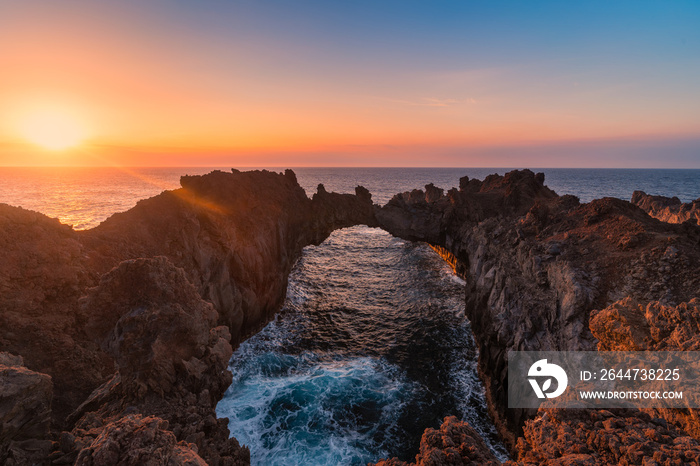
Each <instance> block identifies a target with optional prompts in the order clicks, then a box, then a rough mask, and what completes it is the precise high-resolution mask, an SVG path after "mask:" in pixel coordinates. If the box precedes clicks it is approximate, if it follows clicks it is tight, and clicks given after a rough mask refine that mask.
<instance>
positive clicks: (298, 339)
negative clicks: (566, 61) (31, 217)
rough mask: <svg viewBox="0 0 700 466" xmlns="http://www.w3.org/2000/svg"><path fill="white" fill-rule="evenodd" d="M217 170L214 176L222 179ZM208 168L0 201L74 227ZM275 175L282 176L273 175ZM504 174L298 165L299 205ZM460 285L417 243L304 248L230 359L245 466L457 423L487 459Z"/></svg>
mask: <svg viewBox="0 0 700 466" xmlns="http://www.w3.org/2000/svg"><path fill="white" fill-rule="evenodd" d="M222 169H223V168H222ZM210 170H212V168H138V169H116V168H1V169H0V202H4V203H7V204H11V205H19V206H22V207H24V208H27V209H31V210H37V211H39V212H43V213H45V214H47V215H49V216H52V217H58V218H59V219H60V220H61V221H62V222H64V223H67V224H70V225H73V226H74V228H76V229H85V228H90V227H93V226H95V225H97V224H98V223H99V222H100V221H102V220H104V219H105V218H107V217H108V216H109V215H111V214H113V213H115V212H119V211H123V210H126V209H128V208H130V207H132V206H133V205H134V204H135V203H136V202H137V201H138V200H139V199H143V198H146V197H150V196H153V195H155V194H158V193H160V192H161V191H163V190H165V189H173V188H176V187H178V184H179V177H180V175H183V174H202V173H207V172H209V171H210ZM272 170H276V171H280V170H282V169H281V168H278V169H272ZM506 171H508V170H507V169H485V168H478V169H475V168H460V169H456V168H299V169H295V172H296V173H297V178H298V180H299V183H300V184H301V185H302V187H303V188H304V189H305V190H306V192H307V194H308V195H309V196H311V195H312V194H313V193H314V192H315V191H316V186H317V185H318V184H319V183H323V184H324V185H325V187H326V189H327V190H328V191H337V192H353V190H354V187H355V186H357V185H358V184H361V185H363V186H365V187H366V188H368V189H369V190H370V192H371V193H372V195H373V200H374V202H375V203H379V204H384V203H386V202H387V201H388V200H389V199H390V198H391V196H393V195H394V194H396V193H399V192H402V191H406V190H411V189H414V188H423V186H424V185H425V184H427V183H430V182H432V183H434V184H435V185H436V186H438V187H441V188H445V189H449V188H450V187H453V186H458V184H459V178H460V177H461V176H464V175H467V176H469V177H471V178H480V179H483V177H484V176H486V175H488V174H491V173H501V174H502V173H505V172H506ZM534 171H543V172H544V173H545V176H546V181H545V183H546V184H547V185H548V186H550V187H551V188H552V189H554V190H555V191H556V192H558V193H559V194H573V195H576V196H578V197H579V198H580V199H581V201H582V202H588V201H590V200H592V199H594V198H599V197H604V196H611V197H619V198H622V199H626V200H629V199H630V197H631V196H632V192H633V191H634V190H636V189H640V190H643V191H646V192H647V193H649V194H660V195H665V196H674V195H675V196H678V197H679V198H680V199H681V200H682V201H686V202H687V201H690V200H693V199H696V198H698V197H700V170H624V169H620V170H611V169H540V170H534ZM476 360H477V352H476V347H475V344H474V341H473V337H472V334H471V330H470V327H469V322H468V320H467V319H466V318H465V316H464V288H463V282H461V280H460V279H459V278H458V277H456V276H455V275H454V274H453V272H452V270H451V269H450V267H449V266H448V265H447V264H445V263H444V262H443V261H442V259H440V257H439V256H438V255H437V254H436V253H435V252H434V251H433V250H432V249H430V248H429V247H428V246H427V245H425V244H420V243H411V242H407V241H403V240H400V239H398V238H393V237H392V236H391V235H389V234H388V233H386V232H384V231H382V230H379V229H375V228H368V227H364V226H358V227H352V228H347V229H343V230H338V231H336V232H334V233H333V234H332V235H331V236H330V238H328V239H327V240H326V241H325V242H324V243H323V244H321V245H319V246H309V247H307V248H305V249H304V251H303V254H302V257H301V258H300V259H299V261H298V263H297V264H296V266H295V268H294V270H293V272H292V275H291V277H290V281H289V288H288V290H287V299H286V303H285V305H284V308H283V309H282V310H281V312H280V313H279V314H278V316H277V317H276V318H275V320H274V321H272V322H271V323H270V324H268V325H267V326H266V327H265V328H264V329H263V330H262V331H261V332H260V333H258V334H257V335H255V336H253V337H252V338H250V339H248V340H247V341H245V342H244V343H243V344H241V346H240V347H239V348H238V349H237V351H236V352H235V353H234V355H233V357H232V359H231V363H230V368H231V371H232V373H233V383H232V384H231V386H230V388H229V389H228V391H227V393H226V395H225V397H224V399H223V400H221V402H220V403H219V405H218V408H217V411H218V414H219V416H220V417H228V418H229V428H230V430H231V433H232V435H233V436H235V437H236V438H237V439H238V440H239V441H240V442H241V443H242V444H245V445H248V446H249V447H250V449H251V456H252V461H253V464H256V465H289V464H304V465H345V464H348V465H349V464H366V463H367V462H369V461H376V460H378V459H380V458H387V457H394V456H397V457H399V458H401V459H404V460H411V459H412V458H413V457H414V456H415V454H416V453H417V450H418V445H419V441H420V436H421V434H422V432H423V430H424V429H425V428H427V427H438V426H439V425H440V423H441V420H442V419H443V418H444V417H445V416H447V415H456V416H458V417H459V418H461V419H464V420H466V421H468V422H469V423H470V424H472V426H473V427H474V428H475V429H476V430H477V431H479V432H480V433H481V434H482V436H483V437H484V439H485V440H486V442H487V444H488V445H489V447H490V448H491V449H492V450H493V451H494V453H496V454H497V455H498V456H499V457H500V458H502V459H506V458H507V454H506V450H505V449H504V447H503V445H502V444H501V443H500V442H499V440H498V437H497V435H496V433H495V430H494V427H493V425H492V424H491V422H490V420H489V418H488V415H487V412H486V409H485V401H484V393H483V387H482V386H481V383H480V381H479V379H478V377H477V374H476Z"/></svg>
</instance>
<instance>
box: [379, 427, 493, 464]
mask: <svg viewBox="0 0 700 466" xmlns="http://www.w3.org/2000/svg"><path fill="white" fill-rule="evenodd" d="M411 465H415V466H447V465H454V466H461V465H463V466H497V465H500V462H499V461H498V459H497V458H496V457H495V456H494V455H493V453H491V450H489V448H488V447H487V446H486V444H485V443H484V441H483V440H482V439H481V437H480V436H479V434H478V433H477V432H476V431H475V430H474V429H473V428H472V427H471V426H470V425H469V424H467V423H466V422H463V421H460V420H458V419H457V418H456V417H455V416H449V417H446V418H445V420H444V421H443V423H442V425H441V426H440V428H439V429H425V432H424V433H423V437H422V438H421V442H420V453H418V454H417V455H416V461H415V463H406V462H403V461H400V460H398V459H396V458H392V459H389V460H381V461H379V462H378V463H376V465H375V466H411Z"/></svg>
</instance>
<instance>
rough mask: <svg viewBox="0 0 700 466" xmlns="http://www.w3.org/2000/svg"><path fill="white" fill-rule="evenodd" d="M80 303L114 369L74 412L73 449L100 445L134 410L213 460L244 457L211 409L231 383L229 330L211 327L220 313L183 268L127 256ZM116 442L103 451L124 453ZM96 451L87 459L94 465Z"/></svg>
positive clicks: (241, 459)
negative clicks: (165, 424)
mask: <svg viewBox="0 0 700 466" xmlns="http://www.w3.org/2000/svg"><path fill="white" fill-rule="evenodd" d="M81 304H82V309H83V312H84V314H85V315H86V316H87V319H88V320H87V324H86V326H85V327H86V329H88V330H89V331H91V332H92V333H93V335H94V336H95V338H96V339H98V340H99V341H100V342H101V343H102V345H103V346H105V347H106V348H107V349H108V352H109V353H110V354H111V355H112V356H113V357H114V360H115V362H116V366H117V373H116V374H115V375H114V377H113V378H112V379H111V380H110V381H108V382H107V383H106V384H104V385H103V386H101V387H99V388H98V389H97V390H95V392H93V394H92V395H91V396H90V398H88V400H87V401H86V402H85V403H83V405H82V406H81V407H80V408H78V410H77V411H76V412H75V413H74V414H73V415H72V417H71V419H74V420H75V428H74V429H73V431H72V432H71V433H70V434H69V435H70V436H72V437H73V438H76V439H79V440H78V441H77V443H75V442H74V443H75V446H74V449H75V450H77V449H79V448H80V445H85V444H87V443H90V444H91V445H95V444H97V445H100V444H102V443H104V441H103V440H101V439H102V437H104V436H105V435H108V436H109V435H112V433H111V432H112V431H114V430H115V429H117V431H119V430H120V429H121V427H120V426H121V424H122V423H123V422H125V421H124V419H125V416H126V417H129V416H132V415H134V414H136V413H138V414H140V415H143V416H157V417H158V418H159V419H163V420H166V421H168V422H169V424H168V425H169V426H170V427H169V429H170V430H169V431H168V436H172V437H173V439H175V440H178V441H187V442H188V443H191V444H194V445H196V447H197V449H198V451H199V452H200V453H201V456H202V457H204V458H206V460H207V461H209V462H210V463H212V464H220V463H227V464H246V462H249V453H248V451H247V449H245V448H241V447H240V446H239V445H238V443H237V442H236V440H235V439H229V438H228V437H229V431H228V428H227V426H226V420H224V419H222V420H220V421H223V422H220V421H219V420H217V419H216V412H215V407H216V403H217V402H218V400H220V399H221V397H222V396H223V393H224V391H225V390H226V388H227V387H228V385H229V384H230V383H231V374H230V372H229V371H228V370H227V365H228V361H229V359H230V357H231V354H232V352H233V349H232V347H231V345H230V343H229V340H230V338H231V335H230V333H229V332H228V328H227V327H224V326H220V327H215V325H216V322H217V312H216V311H215V310H214V308H213V306H212V305H211V303H208V302H206V301H203V300H202V299H201V297H200V296H199V294H198V293H197V290H196V289H195V287H194V286H193V285H192V284H191V283H190V282H189V281H188V280H187V277H186V275H185V272H184V271H183V270H182V269H180V268H177V267H175V266H174V265H173V264H172V263H171V262H170V261H169V260H168V259H167V258H165V257H155V258H150V259H135V260H129V261H124V262H122V263H121V264H119V266H118V267H116V268H115V269H113V270H112V271H110V272H109V273H107V274H105V275H104V277H103V278H102V280H101V281H100V284H99V286H98V287H96V288H95V289H93V290H90V293H89V294H88V296H87V297H86V298H85V299H84V300H83V301H82V303H81ZM110 327H111V330H110V331H107V330H106V329H108V328H110ZM129 425H130V426H131V424H129ZM158 425H159V426H160V424H158ZM154 428H155V427H154ZM157 430H158V431H159V432H160V431H163V430H168V428H165V427H162V426H161V427H158V429H157ZM170 431H172V432H170ZM105 432H110V433H109V434H105ZM205 433H206V435H205ZM91 439H94V440H91ZM112 443H114V442H112ZM110 445H111V444H110ZM118 446H119V442H117V444H115V445H111V446H110V447H109V448H107V449H105V448H106V447H100V449H101V450H103V451H105V452H109V455H112V456H114V455H116V456H115V457H121V456H120V455H123V454H126V453H125V452H121V451H120V450H119V448H118ZM91 448H92V447H91ZM92 449H93V450H94V448H92ZM83 451H85V450H83ZM91 451H92V450H91ZM64 453H66V452H64ZM106 454H108V453H104V455H106ZM83 455H84V453H82V452H81V453H80V456H78V459H79V460H80V458H81V456H83ZM100 455H103V454H102V453H100V454H98V453H94V454H93V453H90V456H89V457H90V458H92V457H93V456H94V457H95V458H96V459H94V461H96V463H95V464H99V461H101V460H99V458H101V456H100ZM168 461H170V460H168ZM85 464H92V463H87V462H86V463H85ZM134 464H136V463H134ZM159 464H160V463H159ZM177 464H180V463H177ZM193 464H195V463H193Z"/></svg>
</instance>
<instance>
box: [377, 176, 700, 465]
mask: <svg viewBox="0 0 700 466" xmlns="http://www.w3.org/2000/svg"><path fill="white" fill-rule="evenodd" d="M376 217H377V219H378V221H379V224H380V225H381V227H382V228H384V229H386V230H387V231H389V232H391V233H393V234H395V235H397V236H401V237H403V238H406V239H410V240H419V241H426V242H428V243H430V244H432V245H434V246H436V249H437V250H438V251H439V252H441V253H442V254H443V255H445V256H447V257H448V258H449V259H450V260H451V261H452V262H453V263H454V264H455V266H456V269H457V271H458V272H459V273H460V274H461V275H462V276H463V278H464V279H465V280H466V281H467V286H466V306H467V307H466V312H467V315H468V317H469V319H470V321H471V325H472V329H473V332H474V336H475V339H476V342H477V345H478V347H479V366H478V367H479V372H480V375H481V378H482V380H483V381H484V384H485V387H486V394H487V400H488V403H489V409H490V411H491V414H492V415H493V417H494V420H495V422H496V425H497V427H498V428H499V432H500V433H501V435H502V437H503V438H504V440H506V442H507V443H508V444H509V445H510V446H511V448H512V451H513V452H514V454H516V456H519V457H520V458H521V459H522V460H523V461H524V462H525V463H528V462H531V460H530V458H538V459H537V460H536V461H534V460H533V461H532V462H535V463H546V462H547V461H549V460H554V459H555V458H558V457H560V456H561V452H559V453H556V454H555V453H553V451H554V450H551V451H548V450H547V451H545V450H546V449H547V448H549V447H548V446H546V445H544V444H541V443H540V441H541V440H543V439H542V438H540V439H539V440H538V439H536V438H535V437H537V434H535V431H536V430H537V429H540V430H541V429H554V430H556V429H558V428H559V427H555V426H554V424H551V426H550V427H542V426H544V425H549V424H547V423H556V422H559V424H561V422H560V421H555V419H559V418H558V417H550V418H549V419H550V420H549V421H547V420H546V419H547V418H544V419H545V421H544V422H545V424H542V422H540V423H539V424H533V422H534V421H532V420H531V419H533V418H534V417H535V416H537V413H536V412H532V411H528V410H516V409H506V406H507V398H506V390H505V388H506V384H507V381H506V375H507V352H508V351H509V350H595V349H597V348H598V347H599V346H600V345H601V344H603V345H605V343H601V340H600V339H599V338H601V337H600V332H599V329H606V328H607V329H613V330H610V331H608V334H615V337H614V338H611V339H612V340H614V341H615V340H621V339H624V337H623V336H622V334H624V331H622V330H620V329H619V326H618V325H617V324H616V323H615V319H614V317H613V316H612V315H610V314H607V315H606V314H601V313H600V312H599V311H597V310H604V309H606V308H607V307H608V306H610V305H612V304H613V303H615V302H617V301H619V300H622V299H627V300H629V302H634V303H640V305H642V308H645V307H646V306H647V303H653V302H657V301H660V302H661V303H665V305H668V306H679V305H680V306H685V305H683V304H682V303H688V302H694V301H691V300H693V299H694V298H696V297H697V296H698V293H699V292H700V269H698V267H697V265H696V264H698V263H700V248H698V244H700V228H698V227H697V226H694V225H691V224H688V223H686V224H683V225H672V224H668V223H664V222H660V221H658V220H656V219H654V218H652V217H650V216H649V215H647V213H645V212H644V211H643V210H642V209H640V208H639V207H637V206H635V205H633V204H631V203H629V202H625V201H621V200H618V199H612V198H605V199H599V200H596V201H593V202H591V203H588V204H580V203H579V201H578V199H577V198H575V197H573V196H558V195H556V193H554V192H553V191H552V190H550V189H548V188H547V187H546V186H545V185H544V175H542V174H535V173H533V172H531V171H529V170H523V171H514V172H510V173H508V174H506V175H505V176H497V175H492V176H489V177H487V178H486V179H484V180H483V181H479V180H469V179H468V178H466V177H465V178H463V179H462V180H461V182H460V187H459V189H455V188H453V189H451V190H449V191H448V192H447V193H444V192H443V191H442V190H440V189H438V188H436V187H434V186H432V185H428V186H426V190H425V191H421V190H414V191H413V192H407V193H403V194H399V195H397V196H395V197H394V198H393V199H392V200H391V201H390V202H389V203H388V204H387V205H386V206H384V207H382V208H377V212H376ZM684 309H685V308H684ZM592 317H595V321H594V325H593V327H592V326H591V319H592ZM666 319H667V320H668V319H672V317H668V318H666ZM662 321H663V319H659V322H662ZM654 322H657V321H654ZM630 325H631V327H635V326H636V324H634V323H631V324H630ZM650 325H651V324H650ZM658 325H661V323H659V324H658ZM686 327H687V328H685V330H683V331H685V332H686V333H688V334H692V335H696V334H697V332H698V328H697V327H693V325H692V322H690V323H688V325H687V326H686ZM666 328H667V327H666ZM592 329H593V330H594V331H592ZM602 331H603V330H601V332H602ZM640 331H641V332H647V333H649V334H652V333H653V330H652V329H651V328H650V329H648V330H645V329H641V330H640ZM616 332H617V333H616ZM634 332H636V330H635V331H634ZM634 332H632V333H634ZM667 333H668V332H667ZM670 333H672V332H670ZM645 335H646V333H645ZM657 335H661V333H657ZM685 335H686V334H684V337H685ZM662 338H672V337H671V336H669V335H668V334H667V335H666V336H665V337H662ZM601 349H603V348H601ZM660 415H661V416H663V417H665V418H666V419H667V420H668V422H669V423H672V424H674V426H675V427H674V428H675V429H677V430H674V432H677V433H676V434H673V435H675V436H678V437H684V436H687V435H688V434H695V432H694V431H693V429H691V428H690V424H692V423H688V422H686V421H687V417H686V419H682V418H679V417H678V416H676V415H675V414H674V412H673V411H671V410H668V412H665V413H660ZM620 416H622V420H621V421H620V422H621V423H625V422H628V423H629V424H630V426H632V425H637V424H639V423H638V422H637V421H636V420H634V419H636V417H635V416H637V414H634V413H632V414H630V415H629V416H631V417H630V419H629V420H628V421H626V420H625V419H626V415H624V414H621V415H620ZM629 416H628V417H629ZM584 417H585V416H584ZM539 419H542V416H541V413H540V417H539ZM642 420H643V419H642ZM579 421H580V422H583V421H582V420H577V421H575V422H579ZM567 422H568V421H567ZM572 422H574V421H572ZM585 422H586V423H587V424H586V425H587V426H589V428H590V430H591V432H594V431H597V430H600V429H605V426H603V424H602V423H598V422H597V421H595V420H594V419H592V418H591V419H588V418H587V420H586V421H585ZM616 422H617V421H616ZM640 422H641V421H640ZM644 422H646V421H644ZM559 424H557V425H559ZM568 425H570V428H573V427H571V426H573V424H568ZM601 426H603V427H601ZM650 426H651V427H649V428H652V429H653V425H650ZM562 429H564V431H566V429H568V428H565V427H562ZM601 435H603V434H601ZM660 435H661V434H660ZM663 435H671V434H667V433H666V432H664V433H663ZM518 437H520V439H518ZM664 438H665V437H664ZM630 441H632V440H630ZM693 442H695V440H693ZM575 443H576V442H571V445H573V444H575ZM528 445H529V446H528ZM562 448H563V449H564V450H566V447H562ZM572 448H573V447H572ZM693 448H695V447H693ZM691 450H692V449H691ZM693 451H695V452H696V453H697V452H698V450H693ZM570 452H573V450H570ZM590 453H594V452H593V450H591V452H590ZM618 453H619V451H618ZM581 454H584V453H581ZM585 454H589V453H588V450H587V452H586V453H585ZM623 456H624V455H623ZM697 457H700V455H699V456H696V458H697ZM640 458H641V457H640ZM607 459H608V457H607V456H598V457H596V456H593V455H592V456H591V458H588V459H586V457H581V458H580V460H581V461H583V462H579V463H576V462H569V463H561V464H588V463H586V461H588V462H589V463H590V464H604V463H605V461H607ZM649 459H650V460H651V456H649ZM584 460H585V461H584ZM596 461H598V462H597V463H596ZM419 463H420V462H419ZM426 464H427V463H426ZM430 464H462V463H430ZM463 464H468V463H463ZM547 464H549V463H547ZM552 464H554V463H552ZM557 464H559V463H557ZM630 464H631V463H630ZM636 464H641V463H636ZM669 464H671V463H669Z"/></svg>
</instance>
